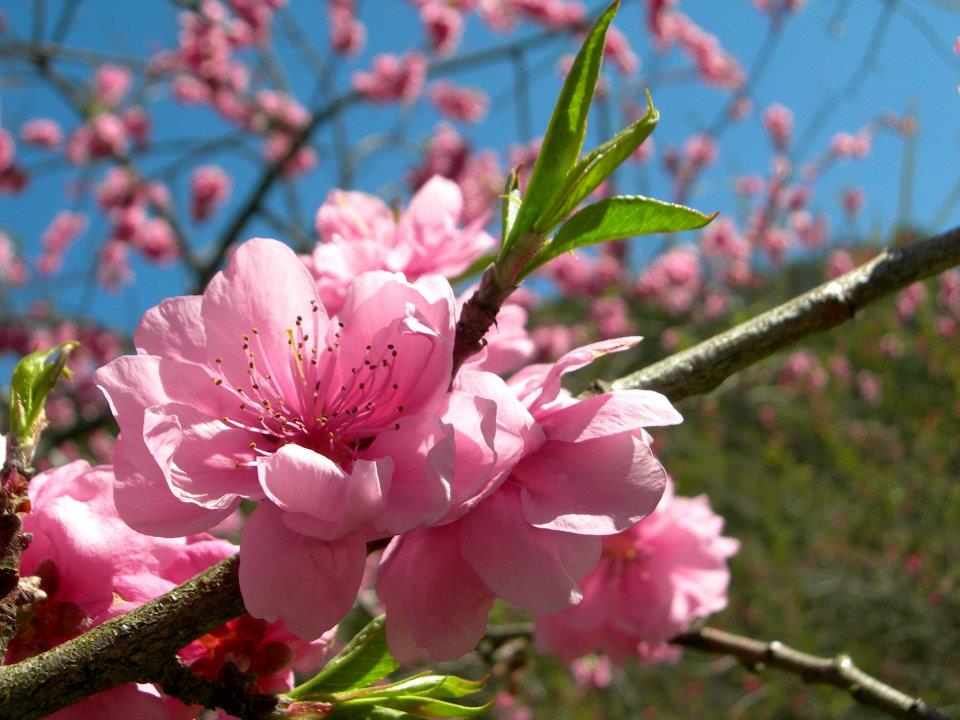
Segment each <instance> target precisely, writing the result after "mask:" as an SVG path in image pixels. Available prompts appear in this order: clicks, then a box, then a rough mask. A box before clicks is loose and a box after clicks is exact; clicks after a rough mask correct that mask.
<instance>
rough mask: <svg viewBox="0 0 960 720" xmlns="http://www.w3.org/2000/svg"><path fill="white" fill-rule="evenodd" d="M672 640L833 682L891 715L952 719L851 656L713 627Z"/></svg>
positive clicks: (813, 680)
mask: <svg viewBox="0 0 960 720" xmlns="http://www.w3.org/2000/svg"><path fill="white" fill-rule="evenodd" d="M670 642H671V643H673V644H674V645H682V646H683V647H687V648H693V649H695V650H703V651H705V652H710V653H722V654H724V655H733V656H734V657H736V658H737V659H739V660H740V661H742V662H743V663H745V664H746V665H747V666H749V667H750V668H751V669H755V670H760V669H762V668H764V667H772V668H777V669H778V670H784V671H786V672H789V673H793V674H794V675H799V676H800V677H801V678H802V679H803V681H804V682H806V683H810V684H825V685H833V686H835V687H838V688H840V689H842V690H846V691H847V692H848V693H849V694H850V695H851V696H852V697H853V698H854V699H855V700H856V701H857V702H859V703H862V704H863V705H869V706H870V707H874V708H877V709H878V710H882V711H883V712H884V713H886V714H887V715H890V716H891V717H895V718H907V719H914V720H915V719H916V718H925V719H927V720H949V718H948V717H947V716H946V715H944V714H943V713H942V712H940V711H939V710H937V709H936V708H934V707H931V706H930V705H927V703H925V702H924V701H923V700H921V699H920V698H914V697H910V696H909V695H907V694H906V693H903V692H901V691H899V690H897V689H896V688H893V687H891V686H890V685H887V684H886V683H884V682H881V681H880V680H877V679H876V678H875V677H873V676H871V675H868V674H867V673H865V672H864V671H863V670H861V669H860V668H858V667H857V666H856V665H854V664H853V660H851V659H850V657H849V656H847V655H837V656H836V657H832V658H823V657H818V656H816V655H809V654H807V653H805V652H800V651H799V650H794V649H793V648H791V647H787V646H786V645H784V644H783V643H781V642H778V641H776V640H774V641H773V642H763V641H761V640H754V639H753V638H748V637H744V636H742V635H734V634H733V633H728V632H724V631H723V630H716V629H714V628H709V627H706V628H702V629H700V630H696V631H694V632H689V633H684V634H683V635H678V636H677V637H675V638H674V639H673V640H671V641H670Z"/></svg>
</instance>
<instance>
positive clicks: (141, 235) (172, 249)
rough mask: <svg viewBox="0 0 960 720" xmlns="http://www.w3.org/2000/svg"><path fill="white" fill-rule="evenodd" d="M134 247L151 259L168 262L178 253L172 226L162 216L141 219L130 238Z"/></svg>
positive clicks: (178, 249)
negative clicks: (141, 221)
mask: <svg viewBox="0 0 960 720" xmlns="http://www.w3.org/2000/svg"><path fill="white" fill-rule="evenodd" d="M132 243H133V245H134V247H136V248H137V249H138V250H140V251H141V252H142V253H143V254H144V255H146V256H147V257H148V258H150V259H151V260H155V261H157V262H160V263H169V262H172V261H173V260H175V259H176V258H177V257H178V256H179V255H180V248H179V246H178V245H177V236H176V235H175V234H174V232H173V228H172V227H170V223H168V222H167V221H166V220H165V219H164V218H162V217H151V218H147V219H145V220H144V221H143V223H142V224H141V225H140V227H139V228H138V229H137V231H136V233H135V234H134V236H133V238H132Z"/></svg>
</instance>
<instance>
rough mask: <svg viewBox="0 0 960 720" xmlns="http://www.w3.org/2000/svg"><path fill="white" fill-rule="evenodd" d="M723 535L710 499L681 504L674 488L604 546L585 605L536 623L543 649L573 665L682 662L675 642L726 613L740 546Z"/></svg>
mask: <svg viewBox="0 0 960 720" xmlns="http://www.w3.org/2000/svg"><path fill="white" fill-rule="evenodd" d="M722 531H723V518H721V517H720V516H719V515H717V514H716V513H714V512H713V511H712V510H711V509H710V504H709V502H708V501H707V498H706V496H704V495H700V496H698V497H695V498H685V497H678V496H676V495H675V494H674V491H673V483H672V482H668V483H667V488H666V491H665V492H664V494H663V498H662V499H661V500H660V503H659V505H657V508H656V510H655V511H654V512H653V513H651V514H650V515H649V516H647V517H646V518H644V519H643V520H641V521H640V522H638V523H637V524H635V525H634V526H632V527H630V528H629V529H627V530H626V531H624V532H622V533H620V534H618V535H613V536H610V537H607V538H604V540H603V556H602V559H601V561H600V564H599V565H598V566H597V568H596V570H594V571H593V573H592V574H591V575H590V576H589V577H588V578H586V579H585V580H583V582H582V583H581V586H582V588H583V595H584V598H583V601H582V602H581V603H580V604H579V605H577V606H576V607H575V608H573V609H571V610H566V611H564V612H561V613H557V614H554V615H546V616H542V617H540V618H538V619H537V625H536V640H537V645H538V646H539V647H540V648H541V649H542V650H546V651H548V652H551V653H554V654H556V655H557V656H559V657H560V658H562V659H564V660H567V661H572V660H574V659H575V658H577V657H581V656H583V655H586V654H588V653H590V652H595V651H596V652H602V653H604V654H606V655H608V656H609V657H610V658H611V659H612V660H613V661H614V662H616V663H618V664H622V663H623V662H625V661H626V660H628V659H630V658H632V657H639V658H641V659H643V660H646V661H660V660H665V659H670V658H673V657H675V656H676V655H677V654H678V653H679V650H678V649H677V648H675V647H671V646H669V645H667V643H668V641H669V640H670V639H671V638H672V637H674V636H676V635H677V634H679V633H681V632H683V631H684V630H686V629H687V628H688V627H689V625H690V623H692V622H694V621H695V620H698V619H700V618H704V617H706V616H708V615H711V614H713V613H716V612H719V611H720V610H723V609H724V608H725V607H726V605H727V587H728V585H729V584H730V570H729V568H728V567H727V560H728V559H729V558H730V557H731V556H732V555H734V554H735V553H736V552H737V550H738V549H739V546H740V543H739V542H737V541H736V540H733V539H731V538H728V537H724V536H723V535H721V532H722Z"/></svg>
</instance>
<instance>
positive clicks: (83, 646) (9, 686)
mask: <svg viewBox="0 0 960 720" xmlns="http://www.w3.org/2000/svg"><path fill="white" fill-rule="evenodd" d="M239 567H240V562H239V557H238V556H234V557H232V558H228V559H227V560H224V561H222V562H220V563H218V564H217V565H214V566H213V567H212V568H210V569H209V570H207V571H205V572H203V573H201V574H200V575H198V576H197V577H195V578H193V579H192V580H190V581H188V582H186V583H184V584H183V585H180V586H179V587H177V588H175V589H173V590H171V591H170V592H168V593H167V594H166V595H161V596H160V597H158V598H156V599H155V600H151V601H150V602H148V603H146V604H144V605H142V606H140V607H139V608H137V609H136V610H134V611H133V612H130V613H127V614H126V615H121V616H120V617H118V618H115V619H113V620H111V621H110V622H107V623H104V624H103V625H98V626H97V627H95V628H93V629H92V630H90V631H89V632H87V633H85V634H83V635H81V636H79V637H77V638H74V639H73V640H71V641H69V642H66V643H64V644H63V645H58V646H57V647H55V648H53V649H52V650H49V651H47V652H45V653H43V654H42V655H37V656H35V657H32V658H29V659H27V660H24V661H22V662H19V663H17V664H15V665H9V666H5V667H2V668H0V717H3V718H5V720H32V719H33V718H41V717H44V716H46V715H49V714H50V713H52V712H55V711H56V710H59V709H60V708H63V707H66V706H67V705H70V704H72V703H75V702H78V701H79V700H82V699H83V698H85V697H89V696H90V695H93V694H94V693H97V692H101V691H103V690H108V689H110V688H112V687H116V686H118V685H123V684H125V683H129V682H155V681H159V680H162V679H164V678H165V677H166V676H165V675H164V673H165V672H169V668H170V661H171V658H173V657H174V654H175V653H176V652H177V650H179V649H180V648H182V647H184V646H185V645H187V644H188V643H190V641H191V640H194V639H195V638H197V637H199V636H200V635H203V634H204V633H207V632H209V631H210V630H212V629H214V628H216V627H218V626H220V625H223V624H224V623H225V622H228V621H230V620H232V619H233V618H235V617H238V616H239V615H241V614H242V613H243V611H244V608H243V599H242V598H241V596H240V587H239V585H238V580H237V571H238V569H239Z"/></svg>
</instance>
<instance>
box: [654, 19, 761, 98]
mask: <svg viewBox="0 0 960 720" xmlns="http://www.w3.org/2000/svg"><path fill="white" fill-rule="evenodd" d="M674 5H675V3H674V2H672V1H671V0H650V2H648V4H647V23H648V25H649V26H650V29H651V32H652V34H653V37H654V42H655V45H656V48H657V50H658V51H659V52H663V51H665V50H667V49H668V48H669V47H670V46H672V45H674V44H678V45H679V46H680V48H681V49H682V50H683V52H684V53H685V54H687V55H688V56H689V57H690V58H691V59H692V60H693V61H694V63H695V64H696V66H697V70H698V72H699V73H700V76H701V77H702V78H703V80H704V82H707V83H709V84H711V85H716V86H718V87H722V88H727V89H736V88H739V87H741V86H742V85H743V83H744V80H745V73H744V71H743V68H742V67H741V66H740V63H738V62H737V60H736V58H734V57H732V56H730V55H729V54H727V53H726V52H725V51H724V50H723V48H722V47H721V45H720V41H719V40H718V39H717V38H716V36H714V35H711V34H710V33H708V32H706V31H704V30H703V29H702V28H701V27H700V26H698V25H697V24H696V23H694V22H693V21H692V20H691V19H690V18H689V17H687V16H686V15H684V14H683V13H681V12H677V11H676V10H675V9H674V7H673V6H674Z"/></svg>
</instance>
